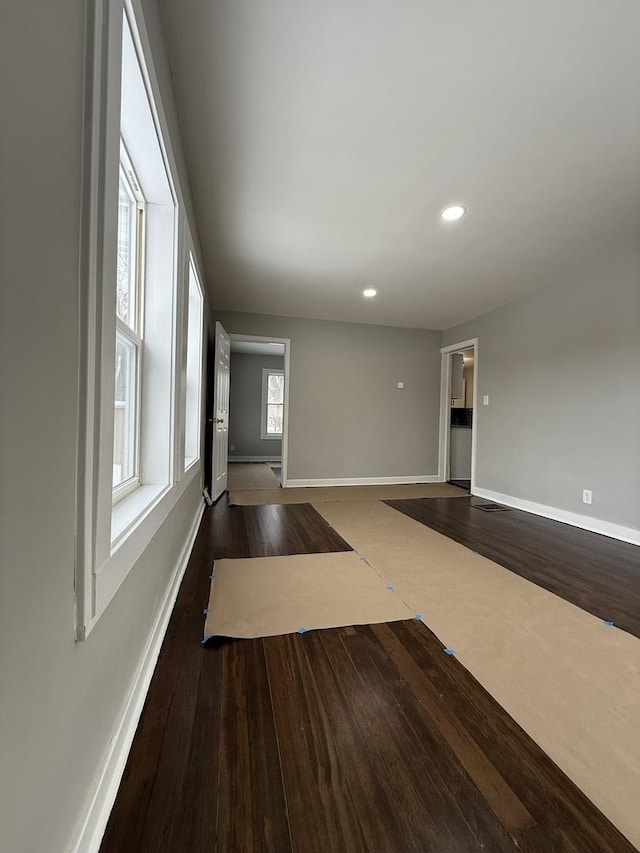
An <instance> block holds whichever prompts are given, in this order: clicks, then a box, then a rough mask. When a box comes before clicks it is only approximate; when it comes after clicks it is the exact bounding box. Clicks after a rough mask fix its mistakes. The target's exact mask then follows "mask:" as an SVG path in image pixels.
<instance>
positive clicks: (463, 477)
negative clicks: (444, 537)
mask: <svg viewBox="0 0 640 853" xmlns="http://www.w3.org/2000/svg"><path fill="white" fill-rule="evenodd" d="M440 352H441V354H442V371H441V398H440V456H439V465H438V473H439V476H440V478H441V480H443V481H444V482H449V483H451V484H453V485H456V486H459V487H461V488H464V489H466V490H467V491H469V492H470V493H471V494H473V492H474V488H475V470H476V438H477V428H476V411H477V403H478V399H477V386H478V340H477V338H474V339H472V340H468V341H462V342H460V343H459V344H454V345H452V346H448V347H443V348H442V349H441V351H440Z"/></svg>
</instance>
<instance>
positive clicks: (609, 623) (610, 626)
mask: <svg viewBox="0 0 640 853" xmlns="http://www.w3.org/2000/svg"><path fill="white" fill-rule="evenodd" d="M602 621H603V622H604V624H605V625H607V626H608V627H609V628H613V622H610V621H609V620H608V619H603V620H602Z"/></svg>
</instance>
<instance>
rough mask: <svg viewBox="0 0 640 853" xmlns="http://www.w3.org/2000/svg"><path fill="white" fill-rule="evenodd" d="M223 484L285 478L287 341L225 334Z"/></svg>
mask: <svg viewBox="0 0 640 853" xmlns="http://www.w3.org/2000/svg"><path fill="white" fill-rule="evenodd" d="M229 338H230V371H229V377H230V380H229V419H228V444H227V451H228V453H227V456H228V471H227V484H228V489H229V490H231V489H241V490H247V489H249V490H253V489H265V488H280V487H281V486H284V485H286V480H287V473H286V472H287V439H288V429H287V427H288V408H289V407H288V398H289V393H288V392H289V382H288V377H289V340H288V339H284V338H269V337H258V336H255V335H243V334H231V335H229Z"/></svg>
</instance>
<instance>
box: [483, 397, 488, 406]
mask: <svg viewBox="0 0 640 853" xmlns="http://www.w3.org/2000/svg"><path fill="white" fill-rule="evenodd" d="M482 405H483V406H488V405H489V395H488V394H485V395H484V396H483V398H482Z"/></svg>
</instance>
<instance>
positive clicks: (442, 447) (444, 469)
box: [438, 338, 480, 495]
mask: <svg viewBox="0 0 640 853" xmlns="http://www.w3.org/2000/svg"><path fill="white" fill-rule="evenodd" d="M463 349H473V425H472V429H471V488H470V491H471V494H472V495H473V494H474V492H475V486H476V455H477V454H476V450H477V443H478V418H477V414H478V409H479V408H480V406H479V400H478V338H470V339H469V340H467V341H461V342H460V343H458V344H450V345H449V346H446V347H441V348H440V358H441V364H440V442H439V449H438V479H439V480H440V481H441V482H443V483H446V482H447V480H448V479H449V472H450V463H449V421H450V416H451V400H450V398H449V388H450V385H451V356H452V355H453V353H454V352H459V351H460V350H463Z"/></svg>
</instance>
